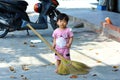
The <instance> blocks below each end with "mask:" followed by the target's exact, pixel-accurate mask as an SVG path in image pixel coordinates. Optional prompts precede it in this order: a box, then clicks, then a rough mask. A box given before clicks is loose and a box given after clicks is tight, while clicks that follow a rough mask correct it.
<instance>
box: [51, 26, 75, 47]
mask: <svg viewBox="0 0 120 80" xmlns="http://www.w3.org/2000/svg"><path fill="white" fill-rule="evenodd" d="M52 36H53V38H55V39H56V42H58V43H59V44H60V45H61V44H64V45H66V44H67V43H68V41H69V39H70V37H73V32H72V29H71V28H66V29H64V30H61V29H59V28H57V29H56V30H55V31H54V32H53V34H52ZM59 38H60V40H61V41H57V39H59ZM56 44H57V43H56ZM56 48H65V46H63V47H60V46H59V45H56Z"/></svg>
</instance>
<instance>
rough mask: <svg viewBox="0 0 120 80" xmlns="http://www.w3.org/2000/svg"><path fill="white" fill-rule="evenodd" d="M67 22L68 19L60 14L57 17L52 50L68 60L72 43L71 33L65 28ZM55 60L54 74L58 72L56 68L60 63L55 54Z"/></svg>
mask: <svg viewBox="0 0 120 80" xmlns="http://www.w3.org/2000/svg"><path fill="white" fill-rule="evenodd" d="M68 21H69V17H68V16H67V15H66V14H64V13H61V14H59V15H58V17H57V25H58V27H59V28H57V29H56V30H55V31H54V32H53V34H52V36H53V48H54V49H55V50H56V51H57V52H58V53H60V55H62V56H63V57H64V58H66V59H69V60H70V47H71V44H72V41H73V32H72V30H71V29H70V28H68V27H67V24H68ZM55 58H56V70H55V71H56V73H57V70H58V66H59V65H60V63H61V59H60V58H59V57H58V56H57V54H55Z"/></svg>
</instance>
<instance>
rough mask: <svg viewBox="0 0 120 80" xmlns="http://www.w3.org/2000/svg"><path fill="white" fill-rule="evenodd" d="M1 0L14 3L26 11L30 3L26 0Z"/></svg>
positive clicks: (0, 0)
mask: <svg viewBox="0 0 120 80" xmlns="http://www.w3.org/2000/svg"><path fill="white" fill-rule="evenodd" d="M0 2H3V3H7V4H11V5H14V6H16V7H18V8H20V9H21V10H24V11H25V10H26V8H27V6H28V3H27V2H26V1H24V0H0Z"/></svg>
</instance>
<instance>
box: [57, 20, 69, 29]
mask: <svg viewBox="0 0 120 80" xmlns="http://www.w3.org/2000/svg"><path fill="white" fill-rule="evenodd" d="M57 25H58V26H59V28H66V26H67V21H66V20H64V19H63V20H60V19H59V20H58V21H57Z"/></svg>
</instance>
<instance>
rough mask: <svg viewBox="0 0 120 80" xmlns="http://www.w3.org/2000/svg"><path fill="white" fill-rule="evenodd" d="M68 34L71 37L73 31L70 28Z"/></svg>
mask: <svg viewBox="0 0 120 80" xmlns="http://www.w3.org/2000/svg"><path fill="white" fill-rule="evenodd" d="M68 34H69V37H73V32H72V29H71V28H69V29H68Z"/></svg>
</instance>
